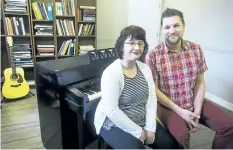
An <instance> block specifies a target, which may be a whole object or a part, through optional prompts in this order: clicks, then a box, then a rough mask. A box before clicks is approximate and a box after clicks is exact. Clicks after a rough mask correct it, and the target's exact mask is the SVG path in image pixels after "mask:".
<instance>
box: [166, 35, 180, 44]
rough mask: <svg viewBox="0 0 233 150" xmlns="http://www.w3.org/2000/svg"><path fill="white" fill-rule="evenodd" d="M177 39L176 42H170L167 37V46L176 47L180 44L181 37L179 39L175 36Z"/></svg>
mask: <svg viewBox="0 0 233 150" xmlns="http://www.w3.org/2000/svg"><path fill="white" fill-rule="evenodd" d="M177 37H178V39H177V41H170V39H169V37H168V38H167V39H166V42H167V44H169V45H176V44H178V43H179V42H180V40H181V37H179V36H177Z"/></svg>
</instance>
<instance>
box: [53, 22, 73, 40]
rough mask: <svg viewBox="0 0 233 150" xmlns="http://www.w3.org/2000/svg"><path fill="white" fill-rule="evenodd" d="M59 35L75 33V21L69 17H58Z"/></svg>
mask: <svg viewBox="0 0 233 150" xmlns="http://www.w3.org/2000/svg"><path fill="white" fill-rule="evenodd" d="M56 25H57V33H58V35H60V36H62V35H75V30H74V22H73V21H72V20H68V19H56Z"/></svg>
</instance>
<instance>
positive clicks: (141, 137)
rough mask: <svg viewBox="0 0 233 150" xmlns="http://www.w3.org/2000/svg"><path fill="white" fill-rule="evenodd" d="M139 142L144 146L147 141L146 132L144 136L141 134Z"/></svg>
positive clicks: (143, 133)
mask: <svg viewBox="0 0 233 150" xmlns="http://www.w3.org/2000/svg"><path fill="white" fill-rule="evenodd" d="M139 140H140V141H141V142H142V143H143V144H144V141H145V140H146V133H145V131H144V130H142V134H141V136H140V138H139Z"/></svg>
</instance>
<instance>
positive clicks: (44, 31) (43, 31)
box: [34, 24, 53, 35]
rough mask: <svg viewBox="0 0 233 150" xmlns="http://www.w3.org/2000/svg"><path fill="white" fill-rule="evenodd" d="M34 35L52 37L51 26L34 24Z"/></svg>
mask: <svg viewBox="0 0 233 150" xmlns="http://www.w3.org/2000/svg"><path fill="white" fill-rule="evenodd" d="M34 29H35V30H37V31H36V35H53V25H44V24H36V25H35V27H34Z"/></svg>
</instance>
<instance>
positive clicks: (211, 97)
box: [205, 92, 233, 111]
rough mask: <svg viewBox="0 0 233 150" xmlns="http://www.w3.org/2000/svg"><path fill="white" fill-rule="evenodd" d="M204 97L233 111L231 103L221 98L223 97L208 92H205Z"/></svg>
mask: <svg viewBox="0 0 233 150" xmlns="http://www.w3.org/2000/svg"><path fill="white" fill-rule="evenodd" d="M205 98H206V99H208V100H210V101H212V102H214V103H216V104H218V105H220V106H222V107H224V108H226V109H228V110H230V111H233V104H232V103H230V102H228V101H226V100H223V99H221V98H219V97H217V96H215V95H213V94H210V93H208V92H206V93H205Z"/></svg>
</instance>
